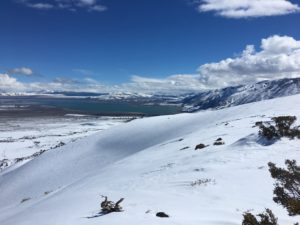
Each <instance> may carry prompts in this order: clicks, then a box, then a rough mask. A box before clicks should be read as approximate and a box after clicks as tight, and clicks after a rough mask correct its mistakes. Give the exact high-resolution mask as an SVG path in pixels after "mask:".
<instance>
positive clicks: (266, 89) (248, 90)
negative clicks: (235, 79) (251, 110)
mask: <svg viewBox="0 0 300 225" xmlns="http://www.w3.org/2000/svg"><path fill="white" fill-rule="evenodd" d="M299 93H300V78H292V79H281V80H270V81H261V82H258V83H256V84H253V85H240V86H235V87H227V88H223V89H218V90H211V91H206V92H202V93H199V94H196V95H192V96H189V97H187V98H186V99H184V100H183V105H184V109H183V111H186V112H194V111H197V110H203V109H210V108H223V107H229V106H236V105H241V104H245V103H250V102H257V101H261V100H266V99H273V98H278V97H283V96H289V95H295V94H299Z"/></svg>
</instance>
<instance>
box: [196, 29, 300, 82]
mask: <svg viewBox="0 0 300 225" xmlns="http://www.w3.org/2000/svg"><path fill="white" fill-rule="evenodd" d="M199 73H200V76H199V79H200V80H201V81H202V82H203V84H204V85H205V86H206V87H209V88H218V87H225V86H230V85H237V84H244V83H254V82H257V81H260V80H270V79H280V78H292V77H299V76H300V41H297V40H295V39H294V38H292V37H288V36H278V35H274V36H271V37H269V38H266V39H262V41H261V46H260V51H256V50H255V47H254V46H253V45H248V46H247V47H246V48H245V50H244V51H243V52H242V54H241V55H240V56H238V57H236V58H227V59H224V60H221V61H220V62H216V63H207V64H204V65H202V66H200V67H199Z"/></svg>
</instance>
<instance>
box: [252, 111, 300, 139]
mask: <svg viewBox="0 0 300 225" xmlns="http://www.w3.org/2000/svg"><path fill="white" fill-rule="evenodd" d="M296 119H297V118H296V117H295V116H278V117H273V118H272V121H273V123H274V125H272V124H270V123H266V122H261V121H259V122H256V123H255V125H256V126H258V127H259V135H261V136H263V137H265V138H267V139H268V140H272V139H280V138H281V137H288V138H295V137H297V138H300V130H299V129H298V127H293V128H292V127H291V126H292V125H293V124H294V122H295V121H296Z"/></svg>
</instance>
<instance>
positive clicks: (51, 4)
mask: <svg viewBox="0 0 300 225" xmlns="http://www.w3.org/2000/svg"><path fill="white" fill-rule="evenodd" d="M19 2H20V3H22V4H24V5H25V6H27V7H30V8H34V9H39V10H46V9H48V10H49V9H66V10H69V11H77V10H78V9H86V10H87V11H97V12H103V11H105V10H107V7H106V6H104V5H101V4H99V1H98V0H48V1H47V2H42V1H40V0H20V1H19Z"/></svg>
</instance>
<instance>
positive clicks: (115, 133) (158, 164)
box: [0, 95, 300, 225]
mask: <svg viewBox="0 0 300 225" xmlns="http://www.w3.org/2000/svg"><path fill="white" fill-rule="evenodd" d="M278 115H292V116H296V117H297V118H298V120H300V95H294V96H289V97H283V98H277V99H272V100H267V101H260V102H255V103H250V104H244V105H240V106H235V107H230V108H225V109H220V110H206V111H201V112H197V113H193V114H188V113H186V114H178V115H171V116H170V115H169V116H159V117H150V118H143V119H137V120H134V121H131V122H129V123H126V124H121V125H118V126H115V127H113V128H111V129H108V130H105V131H102V132H100V133H97V134H94V135H92V136H89V137H86V138H84V139H81V140H78V141H76V142H73V143H70V144H67V145H64V146H62V147H60V148H57V149H55V150H53V151H49V152H46V153H44V154H42V155H40V156H39V157H37V158H35V159H33V160H31V161H29V162H27V163H26V164H23V165H18V166H17V167H15V168H14V167H11V168H10V170H9V171H5V170H4V171H3V172H2V173H0V190H1V191H0V199H1V201H0V224H1V225H2V224H3V225H32V224H38V225H98V224H103V225H132V224H144V225H161V224H166V225H175V224H176V225H178V224H188V225H198V224H205V225H225V224H226V225H239V224H241V221H242V214H243V212H245V211H247V210H251V212H253V213H254V214H257V213H260V212H262V211H263V210H264V209H265V208H270V209H272V211H273V212H274V213H275V214H276V216H278V217H279V221H278V222H279V224H294V223H295V222H297V221H299V219H300V218H299V216H298V217H297V216H296V217H289V216H288V214H287V212H286V210H285V209H284V208H282V207H281V206H279V205H277V204H276V203H274V202H273V200H272V197H273V188H274V187H273V183H274V180H273V179H272V178H271V176H270V174H269V172H268V166H267V163H268V162H270V161H272V162H274V163H276V164H278V165H279V166H282V165H283V163H284V160H285V159H295V160H297V161H298V162H300V156H299V149H300V140H298V139H295V140H289V139H285V138H283V139H282V140H280V141H277V142H275V143H274V144H272V145H268V146H266V145H264V144H263V143H262V142H261V139H260V138H259V136H258V128H257V127H255V126H254V124H255V123H256V122H257V121H269V120H270V118H271V117H273V116H278ZM297 125H299V121H298V124H297ZM218 138H222V139H223V141H224V142H225V144H224V145H220V146H216V145H214V144H213V143H214V142H215V140H216V139H218ZM200 143H203V144H205V145H208V146H207V147H206V148H204V149H201V150H197V151H196V150H195V146H196V145H198V144H200ZM101 195H105V196H108V197H109V200H113V201H116V200H118V199H120V198H121V197H123V198H125V200H124V201H123V202H122V206H123V209H124V211H123V212H119V213H111V214H107V215H102V216H101V215H99V214H98V212H99V211H100V202H101V201H102V198H101ZM157 212H165V213H167V214H168V215H169V216H170V217H169V218H158V217H156V216H155V215H156V213H157Z"/></svg>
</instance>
